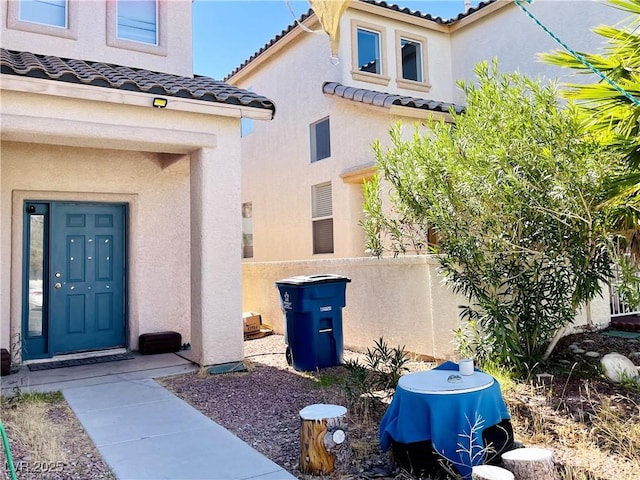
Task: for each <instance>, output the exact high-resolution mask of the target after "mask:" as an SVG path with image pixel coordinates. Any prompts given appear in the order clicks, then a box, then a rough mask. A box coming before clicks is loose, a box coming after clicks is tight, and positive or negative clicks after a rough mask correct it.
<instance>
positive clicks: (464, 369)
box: [458, 358, 474, 375]
mask: <svg viewBox="0 0 640 480" xmlns="http://www.w3.org/2000/svg"><path fill="white" fill-rule="evenodd" d="M458 370H459V371H460V375H473V371H474V370H473V359H472V358H463V359H462V360H460V362H459V363H458Z"/></svg>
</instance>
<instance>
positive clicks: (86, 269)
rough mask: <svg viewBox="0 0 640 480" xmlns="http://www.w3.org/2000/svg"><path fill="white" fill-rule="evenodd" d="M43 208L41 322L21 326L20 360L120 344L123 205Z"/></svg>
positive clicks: (122, 339)
mask: <svg viewBox="0 0 640 480" xmlns="http://www.w3.org/2000/svg"><path fill="white" fill-rule="evenodd" d="M40 205H42V204H35V206H36V207H39V206H40ZM46 207H47V208H46V209H45V210H44V212H45V213H44V214H45V222H44V230H45V233H44V235H43V237H44V245H45V248H44V250H45V252H44V255H43V262H44V268H42V271H43V275H42V276H43V277H44V278H43V279H42V282H41V283H42V289H43V292H42V299H43V306H42V309H41V316H42V321H43V324H42V327H41V328H34V327H33V322H31V323H29V322H27V323H26V325H25V327H26V328H27V338H26V342H25V352H24V355H23V356H24V357H25V358H42V357H50V356H53V355H58V354H64V353H72V352H81V351H87V350H101V349H106V348H114V347H122V346H125V265H126V254H125V221H126V210H125V209H126V207H125V206H124V205H115V204H88V203H64V202H50V203H47V204H46ZM27 209H29V207H27ZM31 269H32V270H33V268H31ZM28 275H29V273H28ZM29 284H30V285H33V284H34V281H33V279H31V278H30V280H29ZM32 316H33V315H32ZM23 332H24V328H23ZM33 332H36V333H37V332H40V341H36V339H37V337H34V338H31V340H33V341H31V342H29V340H30V338H29V336H30V335H31V334H32V333H33Z"/></svg>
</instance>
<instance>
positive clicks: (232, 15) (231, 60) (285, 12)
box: [193, 0, 478, 80]
mask: <svg viewBox="0 0 640 480" xmlns="http://www.w3.org/2000/svg"><path fill="white" fill-rule="evenodd" d="M387 3H396V4H398V5H399V6H401V7H408V8H410V9H412V10H420V11H421V12H422V13H429V14H431V15H432V16H440V17H442V18H445V19H448V18H452V17H455V16H456V15H457V14H459V13H461V12H462V11H463V10H464V0H417V1H404V0H396V1H395V2H394V1H393V0H387ZM477 4H478V0H472V1H471V5H472V6H477ZM289 7H291V10H293V14H292V13H291V11H290V10H289ZM309 8H310V5H309V3H308V2H307V1H306V0H289V2H288V4H287V2H286V0H195V1H194V3H193V70H194V73H196V74H198V75H206V76H208V77H212V78H215V79H216V80H222V79H223V78H224V77H225V76H226V75H227V74H229V73H231V72H232V71H233V70H235V68H236V67H238V66H240V65H241V64H242V63H243V62H244V61H245V60H247V59H248V58H249V57H250V56H251V55H253V54H254V53H255V52H257V51H258V50H260V48H262V47H263V46H264V45H265V44H266V43H268V42H269V41H270V40H271V39H272V38H273V37H275V36H276V35H278V34H279V33H280V32H282V31H283V30H285V29H286V28H287V27H288V26H289V25H291V24H292V23H293V22H294V21H295V20H296V19H297V18H299V17H300V16H301V15H302V14H303V13H306V12H307V11H308V10H309Z"/></svg>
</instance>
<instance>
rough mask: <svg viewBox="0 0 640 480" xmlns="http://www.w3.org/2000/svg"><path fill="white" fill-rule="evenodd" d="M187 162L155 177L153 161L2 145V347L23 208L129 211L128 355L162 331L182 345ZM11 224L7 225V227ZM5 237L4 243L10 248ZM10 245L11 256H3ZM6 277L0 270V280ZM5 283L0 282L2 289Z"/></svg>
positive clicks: (17, 288)
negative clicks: (27, 204)
mask: <svg viewBox="0 0 640 480" xmlns="http://www.w3.org/2000/svg"><path fill="white" fill-rule="evenodd" d="M188 179H189V159H188V157H185V158H184V159H182V160H180V161H178V162H176V163H174V164H173V165H171V166H170V167H168V168H166V169H162V167H161V162H160V161H159V158H158V155H157V154H152V153H139V152H126V151H116V150H96V149H76V148H68V147H55V146H54V147H52V146H48V145H47V146H43V145H38V144H24V143H14V142H3V145H2V212H1V215H2V216H1V218H2V231H3V235H2V255H3V257H6V258H8V257H9V256H10V257H11V263H12V269H11V276H10V278H9V279H7V280H8V281H9V282H10V284H11V286H12V288H11V291H12V298H11V308H10V309H9V305H8V304H5V302H4V301H3V304H2V310H1V312H2V327H3V328H2V332H3V338H2V344H3V345H7V344H8V343H9V342H8V331H9V328H8V326H9V319H11V326H12V327H11V331H12V333H14V334H15V333H18V332H19V331H20V315H21V294H22V288H21V269H20V268H21V267H20V265H21V262H22V249H21V245H22V228H21V227H22V211H23V202H24V200H25V199H28V200H72V201H84V202H87V201H89V202H113V203H126V204H127V205H128V207H129V222H128V239H129V252H128V258H129V272H128V282H129V283H128V293H129V330H130V336H129V347H130V348H131V349H137V338H138V335H139V334H142V333H147V332H155V331H163V330H176V331H179V332H181V333H182V335H183V338H184V341H187V342H188V341H189V335H190V328H189V321H190V302H189V298H190V262H189V258H190V238H189V233H188V232H189V228H190V223H189V182H188ZM12 216H13V221H12ZM8 237H10V238H11V239H12V240H10V238H8ZM10 241H11V242H12V243H13V252H12V253H11V251H10V250H9V249H8V248H7V246H8V243H9V242H10ZM9 271H10V270H9V269H7V268H3V269H2V272H3V275H7V274H8V272H9ZM4 280H5V279H4V278H3V281H4Z"/></svg>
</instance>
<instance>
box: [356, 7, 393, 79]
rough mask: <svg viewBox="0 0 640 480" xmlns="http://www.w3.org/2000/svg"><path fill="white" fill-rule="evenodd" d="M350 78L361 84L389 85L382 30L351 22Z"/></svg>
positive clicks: (370, 25)
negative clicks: (361, 82)
mask: <svg viewBox="0 0 640 480" xmlns="http://www.w3.org/2000/svg"><path fill="white" fill-rule="evenodd" d="M351 76H352V77H353V79H354V80H359V81H363V82H369V83H375V84H378V85H388V84H389V80H390V78H389V76H388V73H387V51H386V39H385V29H384V28H382V27H380V26H377V25H373V24H369V23H366V22H362V21H360V20H357V19H352V20H351Z"/></svg>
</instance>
